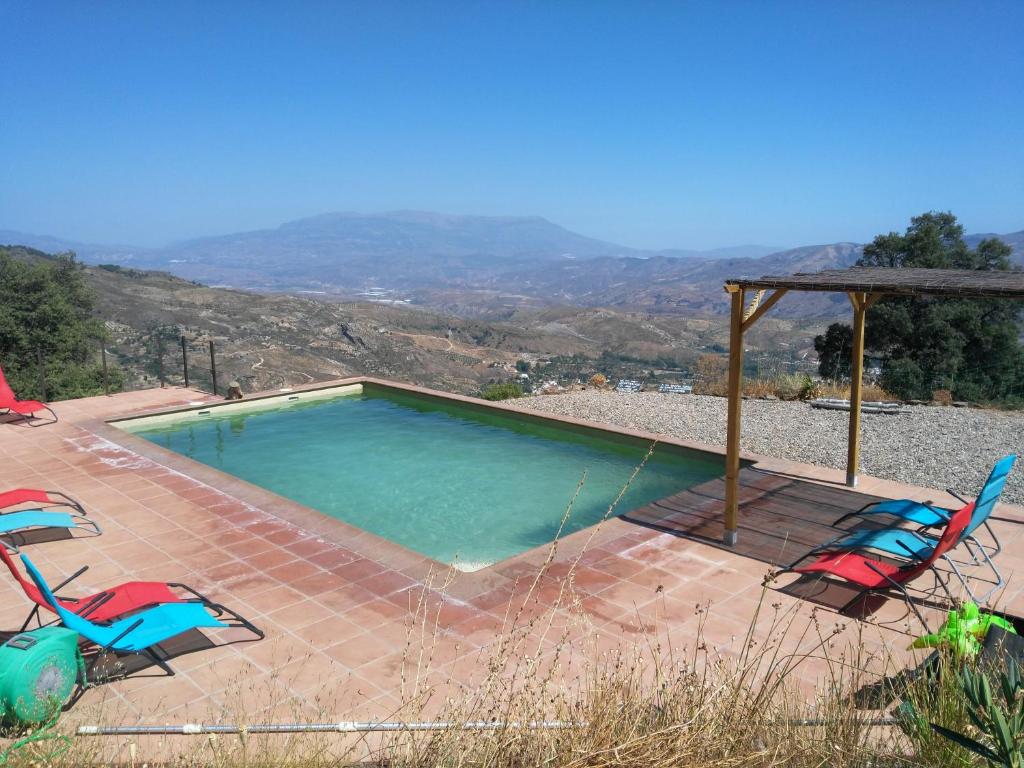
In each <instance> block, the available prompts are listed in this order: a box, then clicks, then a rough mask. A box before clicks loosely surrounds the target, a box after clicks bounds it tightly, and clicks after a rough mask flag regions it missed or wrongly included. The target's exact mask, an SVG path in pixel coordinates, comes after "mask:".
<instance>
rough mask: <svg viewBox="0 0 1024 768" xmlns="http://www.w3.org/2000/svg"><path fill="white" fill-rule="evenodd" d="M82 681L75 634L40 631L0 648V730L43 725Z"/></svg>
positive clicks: (62, 630)
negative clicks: (0, 728)
mask: <svg viewBox="0 0 1024 768" xmlns="http://www.w3.org/2000/svg"><path fill="white" fill-rule="evenodd" d="M84 679H85V661H84V660H83V659H82V653H81V651H79V649H78V634H77V633H76V632H72V631H71V630H70V629H65V628H64V627H40V628H39V629H34V630H32V631H31V632H22V633H21V634H18V635H15V636H14V637H12V638H11V639H10V640H8V641H7V642H6V643H4V644H3V645H0V727H2V728H3V729H5V730H6V729H18V728H23V727H26V726H32V725H37V724H40V723H44V722H46V721H47V720H49V719H51V718H53V716H54V715H55V714H56V713H57V712H59V711H60V708H61V707H63V706H64V704H65V703H67V701H68V699H69V698H70V696H71V693H72V691H73V690H74V688H75V685H76V684H77V683H78V681H80V680H84Z"/></svg>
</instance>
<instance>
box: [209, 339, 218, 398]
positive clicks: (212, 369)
mask: <svg viewBox="0 0 1024 768" xmlns="http://www.w3.org/2000/svg"><path fill="white" fill-rule="evenodd" d="M210 375H211V377H212V378H213V394H215V395H216V394H217V358H216V356H215V355H214V354H213V339H210Z"/></svg>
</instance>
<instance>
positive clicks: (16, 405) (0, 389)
mask: <svg viewBox="0 0 1024 768" xmlns="http://www.w3.org/2000/svg"><path fill="white" fill-rule="evenodd" d="M4 410H6V411H10V412H11V413H16V414H18V415H19V416H21V417H22V418H23V419H24V420H25V421H27V422H28V423H29V424H31V425H32V426H34V427H36V426H39V424H36V423H33V422H32V419H33V418H36V416H35V414H37V413H40V412H41V411H49V413H50V415H51V416H52V417H53V420H54V421H57V414H56V413H54V412H53V409H52V408H51V407H50V406H48V405H47V404H46V403H41V402H39V401H38V400H19V399H18V397H17V395H15V394H14V390H13V389H11V385H10V384H8V383H7V379H6V378H5V377H4V371H3V368H0V411H4Z"/></svg>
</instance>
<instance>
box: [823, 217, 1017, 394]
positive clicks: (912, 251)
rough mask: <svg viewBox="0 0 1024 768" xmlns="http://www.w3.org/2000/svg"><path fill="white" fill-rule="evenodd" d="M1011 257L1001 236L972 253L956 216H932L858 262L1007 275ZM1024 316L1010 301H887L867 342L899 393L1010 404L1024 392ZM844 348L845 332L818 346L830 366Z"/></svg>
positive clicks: (882, 240) (874, 311)
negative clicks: (945, 393)
mask: <svg viewBox="0 0 1024 768" xmlns="http://www.w3.org/2000/svg"><path fill="white" fill-rule="evenodd" d="M1010 254H1011V249H1010V247H1009V246H1008V245H1006V244H1005V243H1003V242H1002V241H1000V240H998V239H996V238H990V239H987V240H983V241H982V242H981V243H979V244H978V246H977V248H974V249H971V248H969V247H968V245H967V243H966V242H965V241H964V231H963V227H962V226H960V224H959V223H958V222H957V220H956V217H955V216H954V215H953V214H952V213H948V212H945V213H935V212H932V213H925V214H922V215H921V216H915V217H914V218H913V219H911V222H910V226H909V227H907V230H906V232H904V233H903V234H899V233H896V232H890V233H889V234H887V235H879V236H878V237H876V238H875V239H874V240H873V241H872V242H871V243H869V244H868V245H866V246H864V254H863V256H862V257H861V259H860V260H859V261H858V262H857V264H858V265H859V266H871V267H890V268H902V267H917V268H926V269H972V270H1008V269H1010V268H1011V265H1010ZM1020 312H1021V309H1020V305H1019V303H1018V302H1015V301H1011V300H1006V299H951V298H932V297H890V298H885V299H882V300H881V301H879V302H878V303H877V304H875V305H874V306H873V307H872V308H871V309H870V310H869V311H868V316H867V323H866V328H865V344H866V347H867V349H869V350H870V351H871V352H872V353H873V355H875V356H877V357H880V358H882V360H883V375H882V385H883V386H884V387H885V388H886V389H889V390H890V391H892V392H893V394H897V395H900V396H901V397H904V398H919V399H927V398H929V397H930V396H931V393H932V390H933V389H937V388H941V389H949V390H951V391H952V392H953V395H954V396H955V397H957V398H959V399H965V400H990V401H1002V400H1007V399H1009V398H1011V397H1012V396H1013V395H1014V394H1015V393H1020V392H1021V389H1022V386H1024V378H1022V375H1021V369H1022V367H1024V363H1022V351H1021V347H1020V343H1019V340H1018V339H1019V335H1020V326H1019V320H1020ZM846 327H847V328H848V326H846ZM830 330H831V329H830ZM841 342H842V337H841V336H840V335H839V333H838V332H836V333H835V334H833V338H832V339H831V340H830V339H829V338H828V334H826V337H825V338H824V339H822V344H821V347H820V348H819V345H818V344H817V340H816V343H815V348H816V349H818V354H819V357H820V358H821V360H822V362H823V363H824V362H825V360H826V359H829V360H833V359H837V358H838V357H839V356H841V355H842V350H841V347H840V343H841ZM847 357H849V352H847Z"/></svg>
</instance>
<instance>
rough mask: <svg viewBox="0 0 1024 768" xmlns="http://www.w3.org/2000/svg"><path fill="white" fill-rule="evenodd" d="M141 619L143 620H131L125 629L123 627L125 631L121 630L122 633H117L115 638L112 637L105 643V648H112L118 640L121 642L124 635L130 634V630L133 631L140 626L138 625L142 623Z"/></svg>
mask: <svg viewBox="0 0 1024 768" xmlns="http://www.w3.org/2000/svg"><path fill="white" fill-rule="evenodd" d="M143 621H145V619H136V620H135V621H133V622H132V623H131V625H129V627H128V628H127V629H125V631H124V632H122V633H121V634H120V635H118V636H117V637H115V638H114V639H113V640H111V641H110V642H109V643H108V644H107V646H106V647H107V648H113V647H114V646H115V645H116V644H117V643H119V642H121V641H122V640H124V638H125V636H127V635H130V634H131V633H132V632H134V631H135V630H136V629H138V628H139V626H140V625H141V624H142V622H143Z"/></svg>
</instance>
